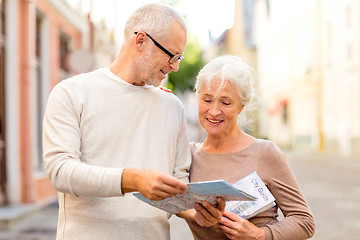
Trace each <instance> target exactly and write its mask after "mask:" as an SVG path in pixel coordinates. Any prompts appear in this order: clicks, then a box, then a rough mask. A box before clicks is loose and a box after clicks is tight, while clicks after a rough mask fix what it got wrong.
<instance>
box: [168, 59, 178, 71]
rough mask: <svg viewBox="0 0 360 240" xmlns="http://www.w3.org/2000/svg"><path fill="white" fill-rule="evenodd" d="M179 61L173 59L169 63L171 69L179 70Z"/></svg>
mask: <svg viewBox="0 0 360 240" xmlns="http://www.w3.org/2000/svg"><path fill="white" fill-rule="evenodd" d="M179 64H180V62H179V61H175V62H174V63H170V67H171V69H172V71H174V72H177V71H179Z"/></svg>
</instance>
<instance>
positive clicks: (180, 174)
mask: <svg viewBox="0 0 360 240" xmlns="http://www.w3.org/2000/svg"><path fill="white" fill-rule="evenodd" d="M190 164H191V154H190V147H189V137H188V131H187V125H186V117H185V111H184V108H183V107H182V108H181V122H180V128H179V135H178V139H177V144H176V156H175V167H174V177H176V178H178V179H180V180H181V181H183V182H185V183H188V182H189V169H190Z"/></svg>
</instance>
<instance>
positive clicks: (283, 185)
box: [265, 143, 315, 240]
mask: <svg viewBox="0 0 360 240" xmlns="http://www.w3.org/2000/svg"><path fill="white" fill-rule="evenodd" d="M266 167H267V169H268V170H269V172H268V174H267V176H269V178H268V180H267V181H268V184H269V190H270V191H271V193H272V194H273V195H274V197H275V199H276V204H277V206H278V207H279V208H280V209H281V211H282V213H283V215H284V219H283V220H281V221H280V222H276V223H274V224H271V225H267V226H266V227H265V231H266V239H267V240H269V239H276V240H286V239H292V240H300V239H307V238H310V237H311V236H312V235H313V234H314V232H315V222H314V218H313V215H312V213H311V210H310V208H309V207H308V204H307V203H306V200H305V198H304V196H303V194H302V192H301V190H300V188H299V185H298V183H297V181H296V179H295V176H294V174H293V173H292V170H291V169H290V166H289V165H288V163H287V160H286V158H285V156H284V154H283V153H282V152H281V151H280V149H278V147H276V146H275V145H273V144H272V143H271V144H270V146H269V148H268V149H267V159H266Z"/></svg>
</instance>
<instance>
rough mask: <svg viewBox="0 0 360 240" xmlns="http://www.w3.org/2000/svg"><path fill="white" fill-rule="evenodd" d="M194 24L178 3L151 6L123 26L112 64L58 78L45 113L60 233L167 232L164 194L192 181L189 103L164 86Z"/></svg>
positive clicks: (136, 235) (148, 235) (155, 235)
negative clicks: (159, 204)
mask: <svg viewBox="0 0 360 240" xmlns="http://www.w3.org/2000/svg"><path fill="white" fill-rule="evenodd" d="M186 39H187V30H186V25H185V23H184V19H183V18H182V17H181V16H180V15H179V14H178V13H177V12H176V11H175V10H173V9H172V8H170V7H168V6H166V5H162V4H149V5H145V6H143V7H141V8H139V9H138V10H136V11H135V12H134V13H133V14H132V15H131V16H130V17H129V19H128V21H127V23H126V26H125V34H124V42H123V45H122V47H121V50H120V53H119V55H118V56H117V58H116V59H115V60H114V62H113V63H112V64H110V65H109V66H107V67H104V68H101V69H97V70H95V71H93V72H90V73H86V74H80V75H77V76H75V77H73V78H70V79H66V80H64V81H62V82H61V83H59V84H58V85H57V86H55V87H54V89H53V90H52V92H51V94H50V97H49V100H48V105H47V108H46V113H45V117H44V139H43V143H44V161H45V165H46V169H47V172H48V175H49V177H50V179H51V181H52V183H53V185H54V187H55V188H56V189H57V190H58V191H59V218H58V230H57V239H76V240H81V239H86V240H90V239H96V240H99V239H109V240H114V239H142V240H143V239H160V240H161V239H169V238H170V233H169V223H168V217H169V216H168V214H167V213H166V212H163V211H161V210H159V209H157V208H153V207H151V206H149V205H147V204H145V203H143V202H141V201H139V200H137V199H136V198H135V197H134V196H133V195H132V194H126V193H130V192H134V191H139V192H140V193H142V194H143V195H144V196H146V197H148V198H150V199H153V200H160V199H164V198H167V197H170V196H173V195H176V194H178V193H184V191H186V189H187V184H186V183H187V181H188V168H189V166H190V151H189V144H188V136H187V128H186V122H185V115H184V107H183V105H182V104H181V102H180V101H179V99H178V98H176V97H175V96H174V95H173V94H171V93H168V92H165V91H162V90H161V89H160V88H158V86H159V85H160V83H161V81H162V80H163V79H164V78H165V77H166V75H167V74H168V73H170V72H171V71H177V70H178V69H179V62H180V61H181V60H182V55H181V54H182V53H183V52H184V49H185V44H186Z"/></svg>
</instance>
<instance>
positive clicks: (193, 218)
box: [179, 56, 315, 240]
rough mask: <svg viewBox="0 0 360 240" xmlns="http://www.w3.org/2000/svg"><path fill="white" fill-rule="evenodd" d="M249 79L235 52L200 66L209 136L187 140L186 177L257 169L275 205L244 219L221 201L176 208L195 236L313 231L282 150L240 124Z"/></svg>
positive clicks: (292, 238) (233, 178)
mask: <svg viewBox="0 0 360 240" xmlns="http://www.w3.org/2000/svg"><path fill="white" fill-rule="evenodd" d="M252 81H253V75H252V69H251V67H250V66H249V65H248V64H246V63H245V62H244V61H242V60H241V59H239V58H238V57H235V56H222V57H219V58H216V59H214V60H213V61H211V62H210V63H208V64H207V65H206V66H205V67H204V68H203V69H202V70H201V71H200V73H199V75H198V77H197V82H196V86H195V88H196V94H197V97H198V101H199V103H198V104H199V105H198V107H199V108H198V111H199V112H198V116H199V120H200V123H201V126H202V127H203V128H204V129H205V130H206V132H207V136H206V139H205V141H204V142H202V143H191V144H190V145H191V151H192V165H191V169H190V181H191V182H198V181H206V180H215V179H224V180H226V181H227V182H229V183H231V184H233V183H235V182H237V181H238V180H239V179H241V178H243V177H245V176H247V175H248V174H250V173H252V172H254V171H256V172H257V174H258V175H259V176H260V178H261V179H262V180H263V182H264V183H265V185H266V186H267V187H268V189H269V190H270V192H271V193H272V194H273V195H274V197H275V199H276V206H274V207H272V208H270V209H268V210H266V211H264V212H262V213H260V214H258V215H256V216H255V217H253V218H251V219H249V220H244V219H242V218H241V217H239V216H237V215H236V214H234V213H231V212H226V211H225V212H224V208H223V202H222V201H218V202H219V204H218V206H217V207H213V206H209V204H207V203H206V204H204V205H201V204H199V205H198V206H197V208H196V211H195V210H189V211H188V212H183V213H181V214H179V216H180V217H183V218H184V219H185V220H186V222H187V223H188V225H189V227H190V229H191V231H192V233H193V235H194V238H195V239H206V240H208V239H242V240H244V239H257V240H261V239H266V240H267V239H277V240H281V239H288V240H296V239H307V238H310V237H311V236H312V235H313V234H314V231H315V223H314V218H313V216H312V213H311V210H310V209H309V206H308V204H307V203H306V201H305V199H304V196H303V194H302V193H301V191H300V188H299V186H298V184H297V181H296V179H295V177H294V175H293V173H292V171H291V169H290V167H289V165H288V163H287V161H286V158H285V156H284V154H283V153H282V152H281V151H280V149H279V148H278V147H277V146H275V145H274V144H273V143H272V142H270V141H266V140H261V139H257V138H254V137H252V136H250V135H249V134H247V133H245V132H244V131H242V130H241V128H240V127H239V126H238V118H239V116H241V115H243V114H242V113H243V112H244V111H245V110H246V109H247V107H248V104H249V103H250V102H251V100H252V96H253V86H252V85H253V82H252ZM278 208H279V209H280V210H281V211H282V213H283V215H284V218H283V219H282V220H279V219H278ZM219 214H220V215H221V214H223V216H224V217H222V218H221V217H219ZM219 219H220V220H219ZM202 223H203V224H202ZM199 224H200V225H201V226H200V225H199Z"/></svg>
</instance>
